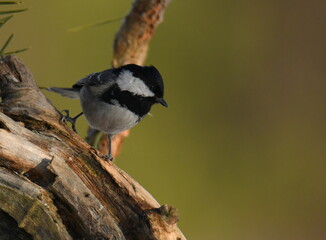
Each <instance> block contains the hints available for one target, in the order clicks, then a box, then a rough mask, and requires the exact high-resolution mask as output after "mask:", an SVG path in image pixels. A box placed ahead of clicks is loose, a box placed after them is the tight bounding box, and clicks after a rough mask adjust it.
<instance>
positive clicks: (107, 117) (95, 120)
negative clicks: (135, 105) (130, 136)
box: [82, 102, 140, 135]
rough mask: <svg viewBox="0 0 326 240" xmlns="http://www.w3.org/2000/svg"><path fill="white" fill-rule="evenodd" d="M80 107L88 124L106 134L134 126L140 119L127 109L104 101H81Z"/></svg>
mask: <svg viewBox="0 0 326 240" xmlns="http://www.w3.org/2000/svg"><path fill="white" fill-rule="evenodd" d="M82 107H83V112H84V114H85V117H86V119H87V121H88V123H89V125H90V126H91V127H92V128H95V129H97V130H100V131H102V132H105V133H107V134H112V135H115V134H118V133H120V132H122V131H124V130H127V129H129V128H131V127H133V126H135V125H136V124H137V123H138V122H139V120H140V119H139V117H138V116H137V115H136V114H134V113H133V112H131V111H129V110H128V109H126V108H122V107H120V106H116V105H111V104H108V103H104V102H100V103H98V104H96V105H95V104H91V105H90V104H87V103H83V102H82Z"/></svg>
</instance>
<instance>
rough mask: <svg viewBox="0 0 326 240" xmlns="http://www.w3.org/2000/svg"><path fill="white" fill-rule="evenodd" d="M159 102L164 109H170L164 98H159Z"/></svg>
mask: <svg viewBox="0 0 326 240" xmlns="http://www.w3.org/2000/svg"><path fill="white" fill-rule="evenodd" d="M157 102H158V103H160V104H162V105H163V106H164V107H169V105H168V103H167V102H166V101H165V100H164V99H163V98H158V99H157Z"/></svg>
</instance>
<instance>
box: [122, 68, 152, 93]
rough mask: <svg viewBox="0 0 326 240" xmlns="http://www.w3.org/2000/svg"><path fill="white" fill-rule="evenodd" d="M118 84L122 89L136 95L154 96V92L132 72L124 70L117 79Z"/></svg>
mask: <svg viewBox="0 0 326 240" xmlns="http://www.w3.org/2000/svg"><path fill="white" fill-rule="evenodd" d="M117 84H118V86H119V87H120V89H121V90H122V91H129V92H131V93H133V94H135V95H139V96H143V97H154V93H153V92H152V91H151V90H150V89H149V88H148V87H147V86H146V84H145V83H144V82H143V81H142V80H141V79H139V78H136V77H134V76H133V75H132V72H130V71H128V70H125V71H123V72H122V73H121V74H120V75H119V77H118V80H117Z"/></svg>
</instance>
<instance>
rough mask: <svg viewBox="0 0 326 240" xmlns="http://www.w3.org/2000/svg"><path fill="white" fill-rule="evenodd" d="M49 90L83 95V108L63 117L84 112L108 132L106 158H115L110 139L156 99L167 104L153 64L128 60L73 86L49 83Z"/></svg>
mask: <svg viewBox="0 0 326 240" xmlns="http://www.w3.org/2000/svg"><path fill="white" fill-rule="evenodd" d="M47 90H49V91H51V92H55V93H59V94H61V95H62V96H64V97H69V98H72V99H77V98H79V99H80V103H81V106H82V109H83V112H81V113H80V114H78V115H77V116H76V117H74V118H71V117H70V116H69V112H68V111H67V110H65V112H66V114H67V116H64V117H63V119H64V120H67V121H69V122H71V123H72V127H73V129H74V131H75V122H76V119H77V118H78V117H80V116H81V115H82V114H84V115H85V117H86V119H87V122H88V123H89V125H90V126H91V127H92V128H94V129H97V130H100V131H102V132H104V133H106V134H107V135H108V143H109V144H108V145H109V151H108V155H105V156H104V157H105V158H106V159H109V160H111V159H112V151H111V140H112V138H113V136H114V135H116V134H118V133H120V132H122V131H124V130H127V129H129V128H131V127H133V126H135V125H136V124H137V123H138V122H139V121H140V120H142V119H143V118H144V117H145V116H146V115H147V114H148V113H149V111H150V110H151V107H152V105H153V104H155V103H160V104H162V105H163V106H165V107H168V104H167V103H166V101H165V100H164V99H163V95H164V85H163V79H162V76H161V74H160V73H159V71H158V70H157V69H156V68H155V67H154V66H149V67H147V66H138V65H135V64H128V65H125V66H122V67H119V68H111V69H108V70H105V71H103V72H97V73H92V74H90V75H88V76H87V77H85V78H82V79H80V80H79V81H78V82H77V83H76V84H74V85H73V86H72V88H57V87H49V88H47Z"/></svg>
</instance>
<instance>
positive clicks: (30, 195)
mask: <svg viewBox="0 0 326 240" xmlns="http://www.w3.org/2000/svg"><path fill="white" fill-rule="evenodd" d="M166 4H167V1H166V0H165V1H164V0H161V1H160V0H152V1H149V0H136V1H135V2H134V4H133V7H132V10H131V11H130V13H129V14H128V16H127V17H126V19H125V21H124V23H123V25H122V27H121V29H120V31H119V32H118V34H117V37H116V40H115V47H114V49H115V54H114V59H113V66H115V67H116V66H119V65H123V64H126V63H131V62H133V63H137V64H142V63H143V62H144V59H145V57H146V52H147V48H148V42H149V40H150V38H151V36H152V33H153V31H154V29H155V27H156V26H157V24H158V23H159V22H160V21H161V19H162V16H163V12H164V9H165V6H166ZM0 93H1V99H2V102H1V104H0V218H1V223H0V239H13V238H14V239H47V240H51V239H56V240H57V239H185V238H184V236H183V234H182V233H181V232H180V230H179V229H178V227H177V225H176V222H177V221H178V215H177V212H176V209H175V208H173V207H170V206H168V205H163V206H161V205H160V204H159V203H158V202H157V201H156V200H155V199H154V198H153V197H152V196H151V195H150V194H149V193H148V192H147V191H146V190H145V189H144V188H143V187H142V186H140V185H139V184H138V183H137V182H136V181H135V180H133V179H132V178H131V177H130V176H129V175H128V174H127V173H125V172H124V171H123V170H121V169H119V168H118V167H117V166H115V165H114V164H113V163H111V162H106V161H104V160H103V159H101V158H100V157H99V155H101V154H100V153H99V152H98V151H97V150H96V149H94V148H93V147H91V146H90V145H88V144H87V143H86V142H84V140H83V139H81V138H80V137H79V136H78V135H77V134H75V133H74V132H73V131H72V130H71V129H70V128H68V127H67V126H66V125H65V124H64V123H62V122H61V121H60V119H61V114H60V113H59V112H58V111H57V110H56V109H55V107H53V106H52V105H51V103H49V101H48V100H47V99H46V98H45V96H44V95H43V94H42V93H41V91H40V90H39V88H38V87H37V85H36V83H35V81H34V79H33V77H32V74H31V73H30V71H29V70H28V69H27V68H26V67H25V66H24V64H23V63H22V62H21V61H20V60H19V59H18V58H16V57H14V56H7V57H5V58H2V59H1V60H0ZM127 134H128V132H125V133H123V134H121V135H120V136H119V137H118V138H116V140H115V143H114V144H115V147H116V148H120V147H121V142H122V141H123V138H124V137H125V136H126V135H127ZM103 143H104V144H105V142H102V144H103Z"/></svg>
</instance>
